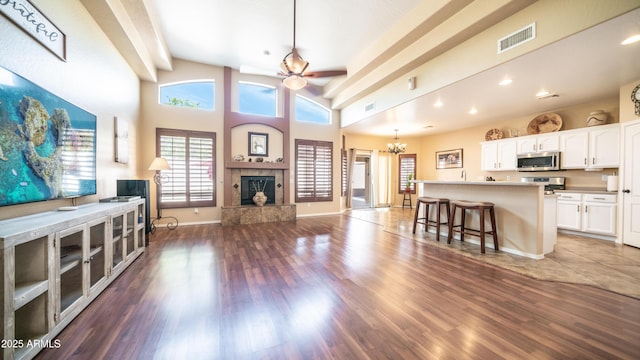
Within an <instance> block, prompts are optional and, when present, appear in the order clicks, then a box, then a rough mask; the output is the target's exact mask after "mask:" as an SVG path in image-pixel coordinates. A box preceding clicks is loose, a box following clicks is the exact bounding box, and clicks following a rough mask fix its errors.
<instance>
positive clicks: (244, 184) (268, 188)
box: [240, 176, 276, 205]
mask: <svg viewBox="0 0 640 360" xmlns="http://www.w3.org/2000/svg"><path fill="white" fill-rule="evenodd" d="M257 191H262V192H263V193H264V194H265V195H266V197H267V202H266V203H267V204H275V203H276V177H275V176H241V177H240V205H253V196H254V195H255V194H256V192H257Z"/></svg>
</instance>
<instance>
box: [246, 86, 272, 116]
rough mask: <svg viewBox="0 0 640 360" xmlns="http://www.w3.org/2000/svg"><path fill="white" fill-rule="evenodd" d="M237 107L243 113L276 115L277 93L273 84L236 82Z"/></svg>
mask: <svg viewBox="0 0 640 360" xmlns="http://www.w3.org/2000/svg"><path fill="white" fill-rule="evenodd" d="M238 85H239V86H238V89H239V90H238V91H239V104H240V106H239V109H238V111H239V112H241V113H244V114H254V115H264V116H272V117H275V116H276V103H277V93H276V88H275V86H269V85H264V84H256V83H251V82H246V81H240V82H239V83H238Z"/></svg>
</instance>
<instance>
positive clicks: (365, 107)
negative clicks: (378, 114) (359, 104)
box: [364, 102, 376, 112]
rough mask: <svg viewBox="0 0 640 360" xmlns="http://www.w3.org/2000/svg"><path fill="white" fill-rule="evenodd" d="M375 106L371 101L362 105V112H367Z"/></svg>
mask: <svg viewBox="0 0 640 360" xmlns="http://www.w3.org/2000/svg"><path fill="white" fill-rule="evenodd" d="M375 108H376V103H374V102H372V103H369V104H367V105H365V106H364V112H369V111H371V110H373V109H375Z"/></svg>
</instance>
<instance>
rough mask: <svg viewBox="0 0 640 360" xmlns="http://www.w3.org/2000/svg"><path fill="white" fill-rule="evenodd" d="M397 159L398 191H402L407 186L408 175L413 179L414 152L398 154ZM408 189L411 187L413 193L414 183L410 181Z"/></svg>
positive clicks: (414, 189)
mask: <svg viewBox="0 0 640 360" xmlns="http://www.w3.org/2000/svg"><path fill="white" fill-rule="evenodd" d="M398 161H399V163H400V165H399V167H398V170H399V172H398V192H399V193H403V192H404V191H405V189H406V187H407V181H409V175H413V179H415V174H416V154H400V155H398ZM409 189H411V193H412V194H415V193H416V184H414V183H411V186H410V187H409Z"/></svg>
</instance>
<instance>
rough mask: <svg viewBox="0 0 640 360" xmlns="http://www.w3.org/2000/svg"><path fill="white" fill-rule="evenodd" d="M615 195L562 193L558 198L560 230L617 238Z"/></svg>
mask: <svg viewBox="0 0 640 360" xmlns="http://www.w3.org/2000/svg"><path fill="white" fill-rule="evenodd" d="M616 199H617V197H616V195H615V194H581V193H565V192H562V193H560V194H559V196H558V228H559V229H565V230H573V231H580V232H584V233H592V234H601V235H610V236H615V234H616V208H617V203H616V202H617V201H616Z"/></svg>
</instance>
